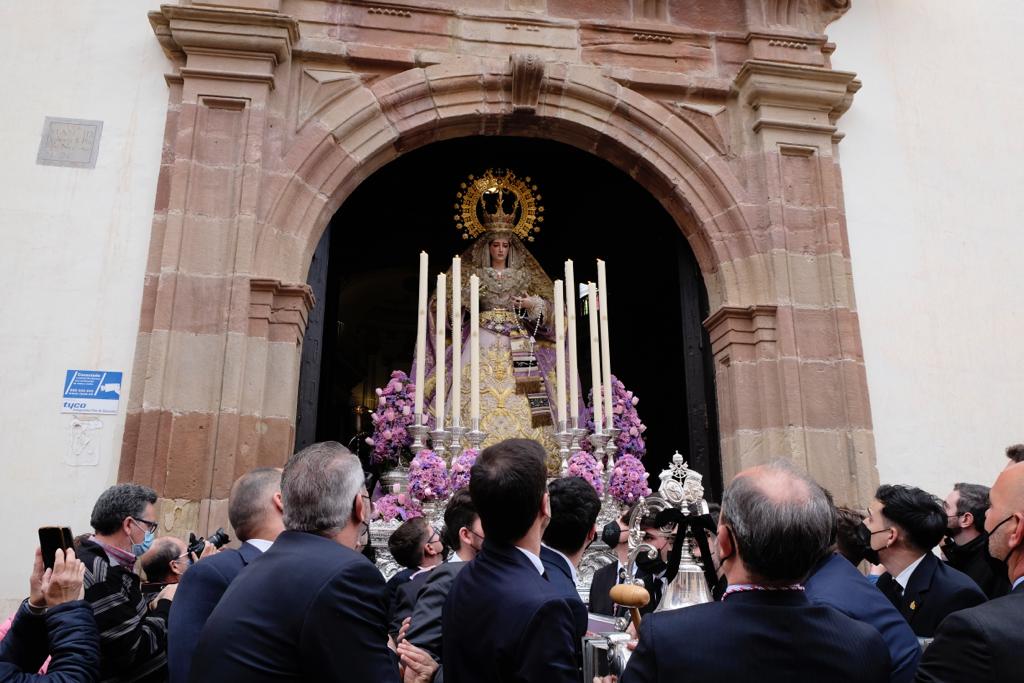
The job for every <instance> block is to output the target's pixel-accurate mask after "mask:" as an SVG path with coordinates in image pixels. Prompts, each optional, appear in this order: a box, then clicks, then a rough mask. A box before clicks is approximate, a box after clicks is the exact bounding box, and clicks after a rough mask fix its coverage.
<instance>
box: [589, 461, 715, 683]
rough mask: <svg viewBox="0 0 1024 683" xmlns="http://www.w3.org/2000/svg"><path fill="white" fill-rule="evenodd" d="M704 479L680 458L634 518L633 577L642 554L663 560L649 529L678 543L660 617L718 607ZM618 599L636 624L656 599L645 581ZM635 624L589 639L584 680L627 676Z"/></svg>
mask: <svg viewBox="0 0 1024 683" xmlns="http://www.w3.org/2000/svg"><path fill="white" fill-rule="evenodd" d="M702 478H703V477H702V476H701V474H700V473H698V472H696V471H694V470H691V469H690V468H689V467H687V464H686V462H685V461H684V459H683V456H682V455H680V454H679V453H678V452H676V453H675V455H673V456H672V462H671V464H670V465H669V467H668V468H667V469H665V470H663V471H662V472H661V474H660V475H659V479H661V486H660V487H659V488H658V493H657V494H656V495H652V496H648V497H646V498H642V499H641V500H640V501H639V502H638V503H637V505H636V507H635V508H634V510H633V513H632V514H631V516H630V519H629V567H628V568H627V571H626V575H627V576H629V577H635V573H636V558H637V557H639V556H640V554H641V553H645V554H646V555H647V557H648V558H650V559H652V560H653V559H656V558H657V557H658V553H659V551H658V549H657V548H655V547H653V546H651V545H649V544H648V543H645V542H644V526H647V527H648V528H650V525H651V520H656V521H655V524H657V526H658V528H659V531H660V532H661V533H662V534H664V535H665V536H667V537H668V538H669V539H670V540H671V542H672V552H671V553H670V554H669V560H668V569H667V570H666V573H665V576H664V578H665V580H667V584H668V585H667V586H666V587H665V590H664V591H663V594H662V597H661V602H660V603H659V604H658V607H657V608H656V610H655V611H657V612H664V611H667V610H673V609H681V608H683V607H689V606H691V605H699V604H702V603H705V602H711V601H712V596H711V587H710V583H711V582H712V581H713V580H714V571H713V567H712V564H711V554H710V550H709V548H708V543H707V537H706V535H705V530H710V531H714V528H715V524H714V521H713V520H711V518H710V517H709V516H708V504H707V501H705V500H704V487H703V485H702V483H701V480H702ZM695 546H699V547H700V548H701V557H702V559H704V560H705V565H704V567H703V568H702V567H701V566H700V564H699V563H698V562H697V560H696V558H695V557H694V554H693V550H694V547H695ZM705 558H706V559H705ZM655 580H659V579H655ZM612 599H613V600H616V602H618V604H621V605H623V606H625V607H629V608H630V609H631V612H632V619H633V621H634V622H635V621H637V620H639V611H638V608H640V607H642V606H643V605H645V604H646V602H647V601H648V600H649V599H650V596H649V595H648V594H647V591H646V590H644V582H643V580H642V579H638V578H630V579H628V580H627V584H624V585H620V586H616V587H615V588H613V597H612ZM629 621H630V620H629V619H619V620H618V621H617V623H616V624H615V630H614V631H613V630H611V629H609V633H604V634H600V635H598V636H592V637H588V638H585V639H584V643H583V645H584V655H585V656H584V680H588V681H589V680H593V679H592V678H591V677H589V676H591V675H592V676H599V675H605V674H608V673H614V674H621V673H622V671H623V670H624V669H625V665H626V663H627V662H628V660H629V654H630V650H629V649H628V648H627V643H628V642H629V639H630V638H629V636H627V635H626V634H625V633H623V631H625V629H626V627H627V626H628V624H629Z"/></svg>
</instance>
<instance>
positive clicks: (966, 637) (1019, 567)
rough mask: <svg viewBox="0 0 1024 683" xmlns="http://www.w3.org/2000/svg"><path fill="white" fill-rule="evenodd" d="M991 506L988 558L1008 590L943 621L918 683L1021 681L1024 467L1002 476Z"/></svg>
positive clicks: (1023, 676) (1023, 669) (987, 523)
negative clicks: (999, 565)
mask: <svg viewBox="0 0 1024 683" xmlns="http://www.w3.org/2000/svg"><path fill="white" fill-rule="evenodd" d="M991 503H992V504H991V507H989V509H988V511H987V512H986V514H985V531H986V533H987V534H988V548H989V553H990V554H991V556H992V557H994V558H995V559H996V560H998V561H1000V562H1003V563H1004V564H1005V565H1006V568H1007V578H1008V579H1009V580H1010V582H1011V583H1012V585H1013V590H1012V591H1011V592H1010V594H1009V595H1004V596H1002V597H1000V598H996V599H995V600H991V601H989V602H987V603H985V604H982V605H978V606H977V607H972V608H970V609H965V610H961V611H959V612H953V613H952V614H950V615H949V616H948V617H946V619H945V620H944V621H943V622H942V623H941V624H940V625H939V628H938V630H937V631H936V632H935V640H934V641H933V642H932V644H931V645H929V646H928V648H927V649H926V650H925V651H924V656H923V657H922V658H921V667H920V669H919V670H918V677H917V680H918V681H920V682H921V683H937V682H940V681H941V682H942V683H957V682H960V681H963V682H964V683H967V682H968V681H969V682H970V683H986V682H988V681H992V682H996V681H998V682H999V683H1019V682H1020V681H1024V667H1022V666H1021V652H1024V552H1022V550H1024V464H1020V463H1018V464H1014V465H1010V466H1009V467H1007V468H1006V469H1005V470H1003V472H1002V473H1001V474H1000V475H999V478H998V479H996V483H995V485H994V486H993V487H992V491H991Z"/></svg>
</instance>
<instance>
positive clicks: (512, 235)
mask: <svg viewBox="0 0 1024 683" xmlns="http://www.w3.org/2000/svg"><path fill="white" fill-rule="evenodd" d="M470 181H471V182H470V183H469V185H468V186H467V185H466V184H465V183H464V184H463V191H462V192H459V194H458V197H459V198H460V199H462V200H463V203H462V206H463V212H462V215H461V216H460V219H461V220H460V221H459V227H460V228H462V229H464V230H465V233H464V235H463V236H464V237H465V238H467V239H468V238H470V237H475V240H474V242H473V243H472V245H470V247H469V248H468V249H466V250H465V251H463V252H462V254H461V260H462V278H461V279H462V282H461V283H458V285H459V286H461V288H462V309H463V310H462V311H460V312H459V315H461V316H462V319H463V325H462V336H463V344H462V358H461V359H453V357H452V347H451V345H450V344H449V345H448V347H447V356H446V358H447V368H446V371H445V374H444V377H445V387H444V388H443V391H445V392H446V401H445V405H446V406H451V401H452V400H453V398H454V397H455V391H454V390H453V388H452V386H451V377H452V373H451V367H452V364H453V362H459V363H462V366H463V368H464V369H463V371H462V391H461V392H460V395H461V407H462V410H461V414H462V416H464V417H463V420H462V422H463V425H466V424H467V423H468V419H467V418H468V417H469V405H470V381H471V379H470V367H469V366H470V355H471V354H470V349H469V344H468V341H467V340H468V338H469V303H470V291H469V278H470V276H471V275H474V274H475V275H477V276H478V277H479V278H480V293H479V294H480V429H481V430H482V431H484V432H486V434H487V437H486V439H485V440H484V442H483V446H488V445H490V444H492V443H497V442H498V441H501V440H503V439H509V438H528V439H535V440H537V441H539V442H541V443H542V444H543V445H544V446H545V447H546V448H547V449H548V452H549V453H556V452H557V450H558V445H557V442H556V441H555V438H554V432H555V427H554V426H553V425H554V424H555V420H554V417H553V415H552V408H551V406H553V405H554V403H555V390H556V388H555V361H556V354H555V344H554V338H555V329H554V311H553V304H552V300H553V283H552V281H551V278H549V277H548V276H547V274H546V273H545V272H544V269H543V268H541V266H540V264H539V263H538V262H537V259H535V258H534V257H533V255H532V254H531V253H530V252H529V250H527V248H526V246H525V245H524V244H523V241H524V239H527V240H530V241H532V240H533V236H532V235H531V234H530V233H532V232H539V226H538V225H536V223H538V222H540V221H542V220H543V216H541V215H538V213H539V212H542V211H543V209H542V208H540V207H539V206H537V204H536V200H537V199H539V195H535V194H534V192H535V190H536V186H532V187H531V186H530V185H529V184H528V183H529V178H526V179H525V182H524V180H521V179H518V178H516V176H515V174H514V173H512V172H511V171H509V172H505V173H504V174H495V173H493V172H492V171H487V172H486V173H485V174H484V175H483V176H481V177H480V178H474V177H473V176H470ZM451 276H452V273H451V270H449V272H448V281H449V282H451ZM453 284H455V283H453ZM436 297H437V293H436V292H435V293H434V296H433V297H431V301H430V308H431V310H432V311H433V310H436V308H435V306H436ZM446 310H449V311H451V310H452V309H451V297H450V296H449V297H448V306H447V309H446ZM434 320H435V316H434V315H433V313H431V315H429V316H428V321H429V323H430V325H431V326H433V324H434ZM450 323H451V319H450V318H449V325H450ZM434 333H435V330H434V329H431V330H430V332H429V333H428V334H427V342H428V348H427V354H426V358H427V364H426V368H425V384H424V393H425V400H424V405H425V406H430V409H431V410H432V409H433V406H434V401H433V396H434V395H435V392H436V391H437V386H436V383H437V382H436V376H435V373H434V367H433V365H434V364H433V362H432V361H433V359H434V357H435V355H434V353H435V352H434V349H433V340H434ZM428 419H430V420H431V424H433V416H432V415H431V417H430V418H428Z"/></svg>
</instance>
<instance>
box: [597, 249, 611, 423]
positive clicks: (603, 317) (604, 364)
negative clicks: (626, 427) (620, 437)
mask: <svg viewBox="0 0 1024 683" xmlns="http://www.w3.org/2000/svg"><path fill="white" fill-rule="evenodd" d="M597 290H598V292H599V293H600V298H599V301H598V302H597V307H598V309H599V311H598V314H599V319H600V321H601V383H602V387H603V388H604V414H605V416H606V419H607V420H608V427H609V428H611V427H614V426H615V418H614V415H613V413H612V356H611V353H610V351H609V349H610V348H611V343H610V342H609V340H608V277H607V275H606V274H605V269H604V261H602V260H601V259H597Z"/></svg>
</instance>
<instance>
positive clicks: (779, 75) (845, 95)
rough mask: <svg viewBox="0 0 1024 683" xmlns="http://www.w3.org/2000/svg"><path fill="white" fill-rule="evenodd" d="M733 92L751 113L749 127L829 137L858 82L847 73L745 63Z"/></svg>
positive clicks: (760, 61)
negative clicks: (751, 119)
mask: <svg viewBox="0 0 1024 683" xmlns="http://www.w3.org/2000/svg"><path fill="white" fill-rule="evenodd" d="M735 85H736V89H737V90H738V91H739V94H740V96H741V98H742V99H743V101H744V103H745V104H746V105H747V106H749V107H750V108H751V109H752V110H753V112H754V119H753V123H752V127H753V129H754V131H755V132H758V131H760V130H762V129H763V128H777V129H784V130H792V131H804V132H809V133H824V134H829V135H833V134H835V132H836V126H835V123H836V121H837V120H838V118H839V117H840V116H841V115H842V114H843V113H844V112H845V111H846V110H847V109H849V108H850V104H851V102H852V99H853V94H854V93H856V92H857V91H858V90H860V87H861V82H860V81H858V80H857V75H856V74H854V73H852V72H850V71H836V70H833V69H824V68H820V67H813V66H806V65H800V64H781V63H778V62H769V61H763V60H749V61H747V62H745V63H744V64H743V67H742V68H741V69H740V72H739V74H737V76H736V82H735Z"/></svg>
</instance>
